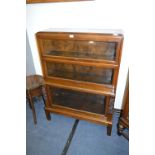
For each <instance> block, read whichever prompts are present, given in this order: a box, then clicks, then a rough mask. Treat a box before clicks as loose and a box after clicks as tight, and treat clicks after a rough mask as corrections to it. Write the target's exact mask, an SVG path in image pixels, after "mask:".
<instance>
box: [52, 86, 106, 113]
mask: <svg viewBox="0 0 155 155" xmlns="http://www.w3.org/2000/svg"><path fill="white" fill-rule="evenodd" d="M51 95H52V105H59V106H63V107H68V108H72V109H76V110H81V111H87V112H90V113H96V114H102V115H103V114H104V113H105V97H104V96H101V95H95V94H89V93H82V92H77V91H72V90H66V89H60V88H53V87H52V88H51Z"/></svg>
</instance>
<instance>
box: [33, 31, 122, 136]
mask: <svg viewBox="0 0 155 155" xmlns="http://www.w3.org/2000/svg"><path fill="white" fill-rule="evenodd" d="M36 39H37V45H38V49H39V55H40V60H41V66H42V71H43V77H44V81H45V88H46V93H47V102H46V106H45V112H46V117H47V119H48V120H50V119H51V118H50V113H57V114H62V115H66V116H70V117H73V118H76V119H82V120H87V121H91V122H94V123H97V124H102V125H106V126H107V134H108V135H111V129H112V115H113V107H114V100H115V94H116V86H117V79H118V72H119V67H120V60H121V53H122V43H123V35H122V33H120V31H117V30H77V29H75V30H73V29H71V30H68V29H50V30H46V31H41V32H38V33H37V34H36Z"/></svg>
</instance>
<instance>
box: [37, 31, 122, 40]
mask: <svg viewBox="0 0 155 155" xmlns="http://www.w3.org/2000/svg"><path fill="white" fill-rule="evenodd" d="M36 37H37V38H38V39H68V40H93V41H106V42H120V41H121V40H122V39H123V33H122V32H121V30H103V29H86V30H85V29H48V30H44V31H40V32H38V33H36Z"/></svg>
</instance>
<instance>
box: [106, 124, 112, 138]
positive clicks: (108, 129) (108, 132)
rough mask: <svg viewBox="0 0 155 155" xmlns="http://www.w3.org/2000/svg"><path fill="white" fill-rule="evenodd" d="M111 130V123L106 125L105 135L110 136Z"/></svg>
mask: <svg viewBox="0 0 155 155" xmlns="http://www.w3.org/2000/svg"><path fill="white" fill-rule="evenodd" d="M111 131H112V125H108V126H107V135H108V136H111Z"/></svg>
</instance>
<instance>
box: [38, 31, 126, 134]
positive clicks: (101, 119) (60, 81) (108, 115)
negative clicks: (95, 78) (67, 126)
mask: <svg viewBox="0 0 155 155" xmlns="http://www.w3.org/2000/svg"><path fill="white" fill-rule="evenodd" d="M70 34H73V35H74V36H75V37H74V38H69V35H70ZM43 39H45V40H46V39H55V40H59V39H60V40H81V41H85V40H87V41H89V40H93V41H105V42H116V43H117V48H116V58H115V60H114V61H110V60H89V61H87V60H86V59H85V60H84V61H82V60H80V59H78V61H77V60H76V59H74V58H67V57H54V56H48V55H44V54H43V50H44V48H43V45H42V40H43ZM36 40H37V45H38V50H39V55H40V60H41V67H42V71H43V76H44V80H45V85H46V86H45V88H46V92H47V102H46V107H45V111H46V116H47V119H48V120H50V113H58V114H62V115H66V116H70V117H73V118H76V119H83V120H87V121H91V122H94V123H97V124H102V125H106V126H107V134H108V135H111V130H112V115H113V112H112V110H111V109H113V105H112V104H111V100H113V98H115V95H116V87H117V79H118V73H119V67H120V61H121V55H122V45H123V35H121V34H120V35H113V34H103V33H77V32H76V33H72V32H71V33H70V32H38V33H37V34H36ZM47 61H54V62H61V63H65V64H72V63H74V64H80V65H92V66H93V65H94V66H96V67H103V66H104V67H105V68H113V69H114V75H113V80H112V84H111V85H106V84H105V85H104V84H101V85H100V84H96V83H87V82H82V81H78V82H76V81H74V80H69V79H64V78H57V77H49V76H48V74H47V68H46V62H47ZM51 87H57V88H62V89H69V90H73V91H80V92H83V93H92V94H98V95H103V96H105V112H104V114H96V113H92V112H87V111H82V110H77V109H72V108H69V107H63V106H59V105H56V104H53V103H52V96H51V94H50V88H51ZM111 105H112V107H111Z"/></svg>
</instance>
